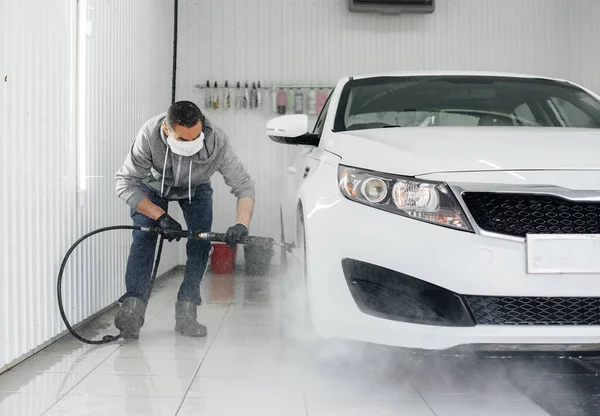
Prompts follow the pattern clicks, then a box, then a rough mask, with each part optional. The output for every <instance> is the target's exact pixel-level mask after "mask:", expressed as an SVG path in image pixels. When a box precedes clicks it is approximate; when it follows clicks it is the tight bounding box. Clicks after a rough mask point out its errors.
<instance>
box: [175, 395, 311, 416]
mask: <svg viewBox="0 0 600 416" xmlns="http://www.w3.org/2000/svg"><path fill="white" fill-rule="evenodd" d="M198 415H202V416H234V415H244V416H283V415H285V416H306V408H305V404H304V401H303V400H298V399H289V400H286V399H283V400H280V399H278V398H276V397H272V398H270V399H265V400H261V399H194V398H189V399H185V401H184V402H183V406H181V409H180V410H179V413H178V414H177V416H198Z"/></svg>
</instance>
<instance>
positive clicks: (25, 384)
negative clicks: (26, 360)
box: [0, 366, 86, 394]
mask: <svg viewBox="0 0 600 416" xmlns="http://www.w3.org/2000/svg"><path fill="white" fill-rule="evenodd" d="M85 376H86V375H85V374H68V373H30V372H25V371H20V370H19V368H18V366H17V367H16V368H14V369H13V370H10V371H9V372H7V373H4V374H2V376H0V392H14V393H28V394H65V393H67V392H68V391H69V390H71V389H72V388H73V386H75V385H76V384H77V383H79V382H80V381H81V380H83V378H84V377H85Z"/></svg>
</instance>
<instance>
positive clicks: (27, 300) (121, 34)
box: [0, 0, 177, 370]
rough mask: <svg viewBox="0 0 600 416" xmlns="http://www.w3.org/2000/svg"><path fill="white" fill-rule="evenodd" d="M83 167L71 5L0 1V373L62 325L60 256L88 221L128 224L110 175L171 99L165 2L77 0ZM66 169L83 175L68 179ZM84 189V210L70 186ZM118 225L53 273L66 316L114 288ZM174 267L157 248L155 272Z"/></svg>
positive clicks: (108, 299) (168, 5) (80, 315)
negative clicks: (81, 22)
mask: <svg viewBox="0 0 600 416" xmlns="http://www.w3.org/2000/svg"><path fill="white" fill-rule="evenodd" d="M87 3H88V6H89V8H88V12H89V19H88V20H89V21H90V23H91V33H90V34H89V36H88V37H87V60H86V63H87V70H86V100H85V102H86V107H85V115H86V117H85V119H86V129H85V133H86V134H85V144H86V148H85V159H83V161H84V162H85V163H84V166H85V172H84V170H83V169H80V168H81V166H82V164H81V162H82V159H81V158H79V160H78V153H77V149H78V146H79V145H81V143H82V142H80V141H78V138H77V137H76V134H75V130H76V119H75V114H76V108H77V106H76V102H75V97H76V91H75V86H76V84H75V75H76V71H75V58H76V57H75V55H74V52H75V50H76V44H75V43H74V42H75V36H76V20H77V16H76V11H77V2H76V1H75V0H73V1H63V0H45V1H43V2H40V1H35V0H0V33H1V34H2V38H1V40H0V41H1V44H2V51H1V52H0V71H1V73H0V75H1V77H2V79H1V80H0V125H2V126H3V127H2V130H1V132H0V143H1V145H2V150H1V151H0V183H1V186H0V188H1V189H2V196H1V197H0V229H1V230H2V233H3V236H2V238H0V315H1V316H2V317H3V319H1V320H0V370H1V369H2V367H3V366H5V365H6V364H7V363H10V362H11V361H13V360H15V359H17V358H18V357H21V356H23V355H24V354H27V353H29V352H30V351H31V350H32V349H34V348H35V347H37V346H39V345H41V344H43V343H44V342H46V341H48V340H49V339H51V338H52V337H53V336H55V335H57V334H59V333H60V332H62V331H63V330H64V326H63V324H62V321H61V319H60V315H59V313H58V308H57V306H56V300H55V285H56V275H57V273H58V267H59V265H60V261H61V258H62V256H63V255H64V253H65V252H66V250H67V249H68V247H69V246H70V244H71V243H72V242H74V240H75V239H76V238H77V237H79V236H80V235H82V234H83V233H85V232H88V231H91V230H93V229H95V228H98V227H101V226H107V225H114V224H130V222H131V221H130V219H129V215H128V214H129V212H128V209H127V206H126V205H125V203H124V202H122V201H121V200H118V199H117V197H116V196H115V191H114V183H113V175H114V173H115V171H116V170H117V169H118V167H119V166H120V164H121V163H122V162H123V160H124V158H125V155H126V153H127V151H128V149H129V146H130V144H131V141H132V140H133V138H134V137H135V135H136V133H137V131H138V130H139V128H140V127H141V125H142V124H143V122H144V121H145V120H147V119H148V118H149V117H151V116H153V115H155V114H157V113H158V112H161V111H165V110H166V108H167V107H168V105H169V103H170V95H171V66H172V64H171V60H172V42H173V35H172V33H173V19H172V13H173V2H172V1H170V0H153V1H148V0H119V1H117V0H88V2H87ZM78 171H79V172H80V173H85V176H86V178H85V180H81V181H79V184H78V180H77V175H78ZM83 185H85V188H86V192H85V198H84V199H85V205H83V206H80V205H79V204H78V201H77V196H76V191H77V189H78V187H79V188H81V187H82V186H83ZM129 243H130V234H129V232H126V231H123V232H116V233H113V234H111V235H106V236H100V237H97V238H94V239H93V240H92V241H90V242H87V243H84V245H82V246H81V248H80V249H79V250H78V251H77V252H76V253H75V254H74V257H73V261H72V262H71V263H70V266H71V267H70V270H69V272H68V273H67V275H66V276H65V279H66V281H67V280H68V282H69V283H68V284H65V288H66V290H65V295H66V309H67V313H68V314H69V316H70V318H71V320H72V322H73V323H76V322H79V321H81V320H82V319H85V318H86V317H88V316H90V315H91V314H93V313H95V312H97V311H98V310H100V309H102V308H103V307H105V306H107V305H109V304H110V303H112V302H114V301H115V300H116V299H117V298H118V296H120V295H121V294H122V293H123V290H124V278H123V275H124V268H125V261H126V258H127V254H128V249H129ZM176 264H177V250H176V248H175V247H174V246H171V247H167V250H166V252H165V255H164V257H163V267H162V268H161V270H163V271H164V270H166V269H168V268H171V267H173V266H174V265H176Z"/></svg>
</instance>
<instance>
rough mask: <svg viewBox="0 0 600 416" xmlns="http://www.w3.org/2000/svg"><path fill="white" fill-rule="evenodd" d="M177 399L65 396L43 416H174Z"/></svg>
mask: <svg viewBox="0 0 600 416" xmlns="http://www.w3.org/2000/svg"><path fill="white" fill-rule="evenodd" d="M181 400H182V399H179V398H159V399H157V398H150V397H103V396H96V397H87V396H71V395H67V396H65V397H64V398H63V399H62V400H60V401H59V402H58V403H57V404H56V405H54V406H53V407H52V408H51V409H50V411H49V412H48V413H46V414H45V415H44V416H107V415H123V416H125V415H126V416H175V414H176V413H177V409H178V408H179V405H180V404H181Z"/></svg>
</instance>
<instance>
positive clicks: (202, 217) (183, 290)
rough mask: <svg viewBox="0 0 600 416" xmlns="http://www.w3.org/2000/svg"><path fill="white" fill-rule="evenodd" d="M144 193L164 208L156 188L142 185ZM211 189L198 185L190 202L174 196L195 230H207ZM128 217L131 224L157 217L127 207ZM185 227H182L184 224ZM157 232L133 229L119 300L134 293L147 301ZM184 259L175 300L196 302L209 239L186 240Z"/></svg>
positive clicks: (148, 222) (149, 223) (148, 223)
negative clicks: (129, 210) (185, 256)
mask: <svg viewBox="0 0 600 416" xmlns="http://www.w3.org/2000/svg"><path fill="white" fill-rule="evenodd" d="M142 190H143V191H144V193H145V194H146V196H147V197H148V198H149V199H150V200H151V201H152V202H153V203H155V204H156V205H158V206H159V207H161V208H162V209H164V210H165V211H167V208H168V203H169V200H168V199H165V198H161V197H160V195H158V194H157V193H156V192H154V191H153V190H151V189H150V188H148V187H147V186H142ZM212 195H213V190H212V188H211V186H210V184H205V185H200V186H198V187H197V188H196V195H195V196H194V197H193V198H192V201H191V202H190V201H189V200H188V199H182V200H178V202H179V206H180V207H181V210H182V211H183V217H184V219H185V222H186V224H187V229H188V230H191V231H197V232H210V231H211V227H212V220H213V208H212V203H213V199H212ZM131 218H132V219H133V223H134V225H138V226H140V227H149V226H156V225H157V221H155V220H153V219H151V218H149V217H147V216H145V215H144V214H141V213H139V212H137V211H136V210H134V209H132V210H131ZM184 229H185V227H184ZM157 238H158V236H157V235H156V234H151V233H148V232H145V231H133V243H132V244H131V251H130V252H129V259H128V260H127V270H126V272H125V284H126V286H127V293H126V294H125V295H123V296H122V297H121V299H120V301H121V302H122V301H123V300H125V299H126V298H128V297H136V298H139V299H142V300H144V301H145V302H147V301H148V298H149V297H150V293H148V291H149V289H150V278H151V275H152V268H153V266H154V252H155V248H156V240H157ZM186 248H187V262H186V264H185V273H184V275H183V282H182V283H181V286H180V287H179V293H178V294H177V300H178V301H186V302H193V303H195V304H196V305H200V303H201V302H202V299H201V298H200V283H201V282H202V278H203V277H204V272H205V271H206V265H207V264H208V256H209V254H210V248H211V246H210V242H209V241H203V240H196V239H191V238H190V239H188V240H187V245H186Z"/></svg>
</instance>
